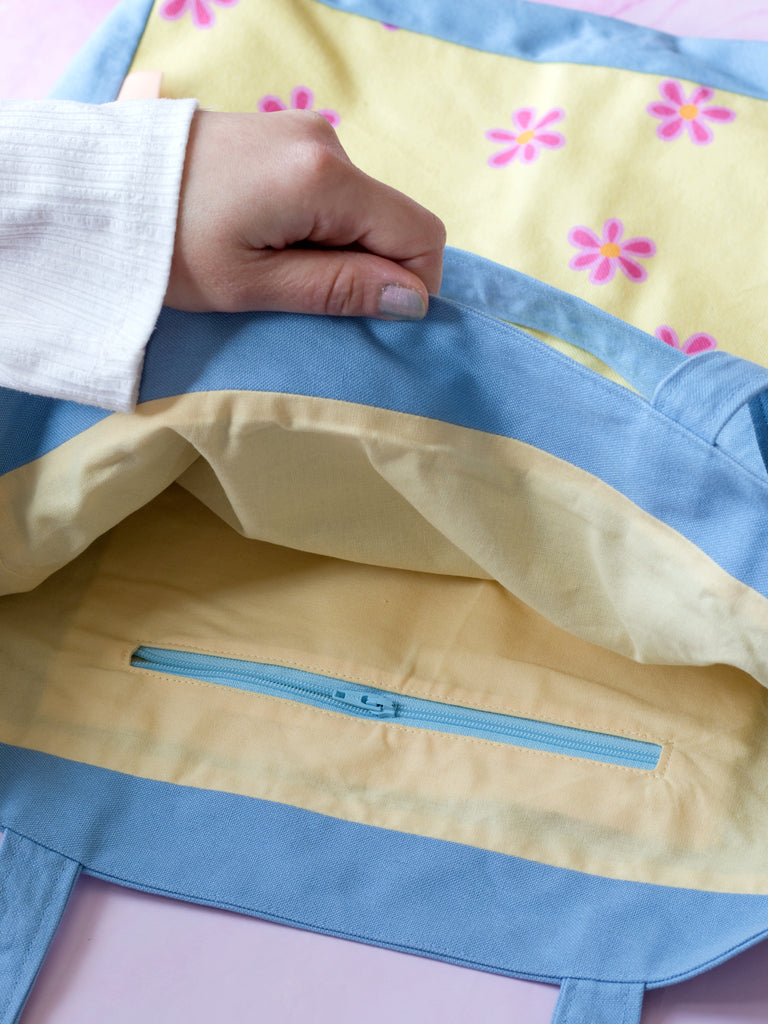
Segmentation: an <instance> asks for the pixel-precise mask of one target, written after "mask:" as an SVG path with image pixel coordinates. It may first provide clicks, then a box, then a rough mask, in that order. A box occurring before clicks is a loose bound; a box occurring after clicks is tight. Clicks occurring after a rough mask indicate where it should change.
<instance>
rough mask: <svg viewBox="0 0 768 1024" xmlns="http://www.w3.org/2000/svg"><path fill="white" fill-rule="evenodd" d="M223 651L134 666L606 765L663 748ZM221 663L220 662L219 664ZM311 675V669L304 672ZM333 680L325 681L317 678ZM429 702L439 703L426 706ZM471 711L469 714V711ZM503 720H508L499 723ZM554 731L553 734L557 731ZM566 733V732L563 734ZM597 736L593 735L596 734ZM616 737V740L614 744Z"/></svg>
mask: <svg viewBox="0 0 768 1024" xmlns="http://www.w3.org/2000/svg"><path fill="white" fill-rule="evenodd" d="M231 660H236V659H229V658H226V657H224V656H221V655H214V654H195V653H193V652H189V651H174V650H170V649H163V648H153V647H139V648H137V650H136V651H134V653H133V656H132V658H131V664H132V665H133V666H134V667H137V668H148V669H150V670H152V671H155V672H167V673H169V674H171V675H186V676H188V677H191V678H200V679H201V680H208V681H211V682H216V681H217V680H221V681H225V685H226V683H231V682H234V683H239V684H241V685H243V686H245V687H249V688H252V689H255V690H256V692H259V691H260V688H261V692H264V691H267V692H269V693H272V694H275V693H276V694H277V695H278V696H279V695H281V694H283V693H285V694H287V695H288V698H289V699H290V697H291V696H294V695H295V696H296V699H302V698H303V699H304V700H305V702H306V701H307V700H309V701H313V702H317V703H322V704H325V705H327V706H329V707H331V708H333V709H334V710H338V711H340V712H342V713H344V714H350V715H354V716H357V717H365V718H374V719H377V720H380V721H392V720H393V719H397V718H400V719H401V722H402V720H403V719H405V720H406V721H405V722H404V723H403V724H410V723H411V722H417V723H419V722H421V723H430V724H432V725H434V726H435V727H437V728H438V729H439V727H440V726H444V727H446V729H445V731H450V728H449V727H451V726H452V727H453V728H454V729H462V730H465V731H466V733H468V734H470V735H474V736H477V737H479V738H482V739H487V738H491V739H493V737H494V736H498V737H503V738H506V739H508V740H509V739H511V740H515V741H517V742H519V743H520V745H521V746H525V745H526V742H528V744H532V745H535V746H534V749H544V750H552V751H555V752H558V751H560V752H563V753H566V754H570V755H573V756H576V757H578V756H580V755H581V756H584V757H585V758H591V759H593V760H598V761H599V760H601V759H602V760H603V761H606V759H613V761H611V760H608V761H607V763H620V764H622V763H623V764H629V765H630V766H632V767H639V768H650V769H653V768H655V767H656V765H657V764H658V760H659V756H660V753H661V747H660V746H659V745H658V744H655V743H652V742H650V741H647V740H636V739H632V738H630V737H615V738H612V737H607V736H606V737H605V738H604V737H603V735H601V734H599V733H591V732H590V731H589V730H586V729H580V728H578V727H574V726H566V725H556V724H553V723H548V722H536V721H535V720H531V719H522V718H517V717H515V716H512V715H505V714H504V713H503V712H498V711H484V710H475V709H465V708H461V707H459V706H457V705H450V704H444V705H441V704H440V703H439V702H437V701H432V700H430V699H429V698H424V697H409V696H406V695H403V694H398V693H389V692H387V691H382V690H379V689H377V688H376V687H367V686H364V685H362V684H360V683H349V682H346V681H344V680H341V679H331V678H328V677H324V676H323V677H316V676H314V674H312V676H313V682H312V683H311V684H307V685H303V684H302V683H300V682H297V681H294V680H290V679H284V678H283V679H276V678H274V677H273V676H270V675H269V674H268V673H266V672H262V671H260V668H261V667H262V666H260V665H259V664H258V663H253V664H252V663H250V662H245V664H246V666H247V668H246V669H244V670H243V671H240V670H237V669H233V668H231V667H230V666H228V665H226V666H225V665H221V664H220V663H221V662H222V661H231ZM217 662H218V663H219V664H217ZM275 669H276V671H289V672H292V673H293V672H295V673H299V674H302V673H303V670H301V669H288V670H285V669H283V670H281V669H280V668H279V666H275ZM305 674H306V673H305ZM315 679H318V680H323V681H325V680H326V679H328V682H327V687H326V683H325V682H323V683H322V684H321V683H320V682H319V681H318V682H315V681H314V680H315ZM333 687H339V688H341V687H343V688H345V690H351V693H352V694H353V695H355V694H357V695H360V694H361V693H362V694H366V695H367V694H370V695H371V696H372V697H374V698H376V697H381V698H382V699H383V700H386V702H387V704H388V707H387V709H386V710H385V711H384V712H383V713H382V710H381V706H379V707H377V706H376V705H375V704H374V705H373V706H366V705H365V704H363V703H361V702H360V701H359V700H358V701H354V700H350V699H347V698H346V694H341V695H340V696H336V695H335V694H334V693H333V692H331V691H332V688H333ZM425 705H434V709H433V708H432V707H425ZM468 712H469V713H468ZM498 719H505V721H499V720H498ZM553 734H554V735H553ZM564 734H567V735H564ZM593 736H594V737H595V738H594V739H593V738H592V737H593ZM611 739H614V742H611Z"/></svg>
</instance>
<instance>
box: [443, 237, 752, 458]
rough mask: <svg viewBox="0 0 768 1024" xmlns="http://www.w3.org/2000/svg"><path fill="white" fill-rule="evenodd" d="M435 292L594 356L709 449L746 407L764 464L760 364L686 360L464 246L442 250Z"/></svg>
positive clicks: (713, 355)
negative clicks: (440, 278)
mask: <svg viewBox="0 0 768 1024" xmlns="http://www.w3.org/2000/svg"><path fill="white" fill-rule="evenodd" d="M440 294H441V295H442V296H443V297H445V298H450V299H454V300H455V301H457V302H461V303H463V304H465V305H468V306H471V307H473V308H474V309H478V310H481V311H483V312H485V313H488V314H489V315H490V316H493V317H497V318H499V319H501V320H508V321H510V322H512V323H515V324H519V325H520V326H522V327H531V328H533V329H534V330H539V331H544V332H545V333H547V334H551V335H553V336H554V337H556V338H561V339H562V340H564V341H568V342H570V343H572V344H573V345H576V346H578V347H579V348H582V349H584V350H585V351H587V352H591V353H592V354H593V355H595V356H597V358H598V359H601V360H602V361H603V362H604V363H606V364H607V365H608V366H610V367H611V368H612V369H614V370H615V371H616V372H617V373H618V374H620V375H621V376H622V377H623V378H624V380H626V381H627V382H628V383H629V384H630V385H631V386H632V387H633V388H635V389H636V390H637V391H638V392H639V393H640V394H641V395H644V396H645V397H646V398H648V399H649V400H650V401H651V404H652V405H653V406H654V408H656V409H658V410H659V411H660V412H662V413H663V414H664V415H667V416H669V417H670V418H671V419H674V420H676V421H677V422H678V423H680V424H681V425H682V426H684V427H687V428H688V429H689V430H691V431H692V432H693V433H695V434H697V435H698V436H699V437H701V438H704V439H705V440H707V441H709V442H710V443H711V444H714V443H715V442H716V441H717V438H718V436H719V435H720V433H721V431H722V429H723V427H724V426H725V425H726V424H727V423H728V422H729V421H730V420H731V419H732V418H733V416H735V415H736V413H737V412H739V411H740V410H741V409H744V408H748V409H749V413H750V414H751V417H752V425H753V426H754V429H755V435H756V441H757V444H758V447H759V449H760V452H761V454H762V457H763V461H764V462H765V464H766V467H768V370H766V369H765V368H764V367H762V366H758V365H757V364H756V363H752V362H750V361H749V360H746V359H740V358H739V357H738V356H733V355H729V354H728V353H727V352H722V351H716V352H702V353H700V354H699V355H696V356H687V355H686V354H685V353H684V352H681V351H679V350H678V349H675V348H673V347H672V346H671V345H667V344H665V343H664V342H663V341H661V340H660V339H659V338H656V337H654V336H653V335H650V334H646V333H645V332H644V331H641V330H639V329H638V328H637V327H633V326H632V325H631V324H628V323H625V322H624V321H623V320H619V319H618V318H617V317H614V316H612V315H611V314H610V313H606V312H605V311H604V310H602V309H598V308H597V307H596V306H592V305H590V304H589V303H588V302H584V300H583V299H579V298H578V297H576V296H575V295H570V294H568V292H563V291H560V290H559V289H557V288H553V287H552V286H551V285H548V284H545V283H544V282H543V281H538V280H536V278H533V277H529V276H528V275H527V274H521V273H519V272H518V271H516V270H511V269H510V268H509V267H504V266H502V265H501V264H499V263H493V262H492V261H491V260H486V259H484V258H482V257H480V256H475V255H474V254H473V253H469V252H465V251H464V250H461V249H450V248H449V249H446V255H445V264H444V273H443V286H442V288H441V289H440ZM747 423H749V420H748V419H747Z"/></svg>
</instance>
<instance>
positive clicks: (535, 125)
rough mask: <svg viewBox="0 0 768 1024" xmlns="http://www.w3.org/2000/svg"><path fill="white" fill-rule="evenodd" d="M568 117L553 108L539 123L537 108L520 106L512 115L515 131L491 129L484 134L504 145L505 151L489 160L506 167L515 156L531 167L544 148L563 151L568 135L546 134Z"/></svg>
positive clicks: (491, 162) (491, 163) (492, 165)
mask: <svg viewBox="0 0 768 1024" xmlns="http://www.w3.org/2000/svg"><path fill="white" fill-rule="evenodd" d="M564 117H565V111H564V110H561V109H560V107H553V108H552V110H550V111H548V112H547V113H546V114H545V115H544V116H543V117H540V118H539V119H538V121H537V120H536V108H535V107H520V108H519V110H516V111H515V112H514V113H513V114H512V125H513V127H514V131H511V132H510V131H508V130H507V129H506V128H491V129H490V131H487V132H486V133H485V137H486V139H490V140H491V142H501V143H503V144H504V148H503V149H500V150H499V151H498V153H494V154H493V156H491V157H489V158H488V164H489V166H491V167H506V165H507V164H511V163H512V161H513V160H514V159H515V157H519V159H520V163H523V164H532V163H533V161H534V160H536V159H538V156H539V153H540V152H541V150H542V149H560V148H561V147H562V146H564V145H565V136H564V135H561V134H560V132H551V131H547V129H548V128H549V126H550V125H553V124H557V122H558V121H562V120H563V118H564Z"/></svg>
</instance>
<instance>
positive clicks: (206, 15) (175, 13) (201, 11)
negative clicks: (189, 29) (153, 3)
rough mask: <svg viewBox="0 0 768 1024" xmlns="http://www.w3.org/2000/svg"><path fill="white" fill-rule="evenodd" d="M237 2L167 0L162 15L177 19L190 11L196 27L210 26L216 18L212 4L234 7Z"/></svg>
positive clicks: (226, 0) (168, 18) (221, 0)
mask: <svg viewBox="0 0 768 1024" xmlns="http://www.w3.org/2000/svg"><path fill="white" fill-rule="evenodd" d="M236 3H237V0H165V3H164V4H163V5H162V7H161V8H160V17H161V18H165V19H166V21H176V19H177V18H181V17H182V15H184V14H186V13H187V11H189V13H190V14H191V15H192V24H193V25H194V26H195V28H210V27H211V25H213V23H214V21H215V20H216V18H215V16H214V14H213V11H212V10H211V4H218V5H219V6H220V7H234V6H235V4H236Z"/></svg>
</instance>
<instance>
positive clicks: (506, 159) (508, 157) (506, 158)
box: [488, 146, 520, 167]
mask: <svg viewBox="0 0 768 1024" xmlns="http://www.w3.org/2000/svg"><path fill="white" fill-rule="evenodd" d="M519 149H520V147H519V146H511V147H510V148H509V149H502V150H500V151H499V152H498V153H494V154H493V156H489V157H488V164H489V166H490V167H506V166H507V164H511V163H512V161H513V160H514V159H515V155H516V154H517V153H518V151H519Z"/></svg>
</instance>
